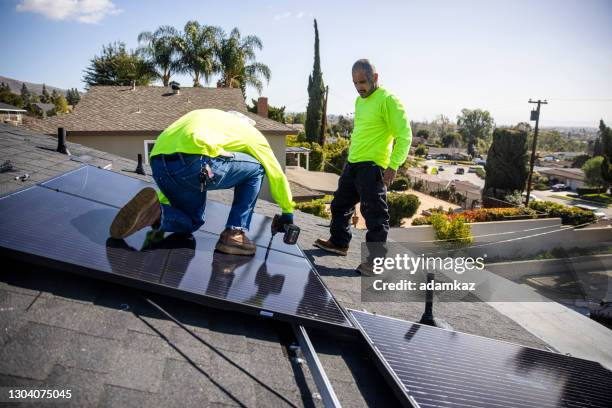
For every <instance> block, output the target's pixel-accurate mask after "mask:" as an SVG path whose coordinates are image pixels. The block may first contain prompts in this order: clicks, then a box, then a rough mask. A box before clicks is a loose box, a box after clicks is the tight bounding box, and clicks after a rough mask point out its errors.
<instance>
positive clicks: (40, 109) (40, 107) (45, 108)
mask: <svg viewBox="0 0 612 408" xmlns="http://www.w3.org/2000/svg"><path fill="white" fill-rule="evenodd" d="M32 107H33V109H34V111H35V112H36V113H38V114H39V115H41V116H42V117H43V118H46V117H47V113H49V112H50V111H52V110H53V109H55V105H54V104H52V103H41V102H36V103H34V104H32Z"/></svg>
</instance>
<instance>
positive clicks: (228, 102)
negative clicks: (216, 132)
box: [26, 86, 298, 199]
mask: <svg viewBox="0 0 612 408" xmlns="http://www.w3.org/2000/svg"><path fill="white" fill-rule="evenodd" d="M205 108H216V109H221V110H224V111H229V110H235V111H238V112H241V113H243V114H245V115H247V116H248V117H250V118H251V119H253V120H255V121H256V125H255V127H256V128H257V129H258V130H259V131H261V132H262V133H263V134H264V136H266V138H267V139H268V142H269V143H270V146H271V147H272V149H273V150H274V154H275V155H276V158H277V159H278V161H279V163H281V165H282V166H283V167H284V165H285V137H286V136H287V135H293V134H297V133H298V132H297V131H296V130H294V129H291V128H289V127H287V126H286V125H284V124H282V123H279V122H276V121H273V120H271V119H268V118H267V116H268V112H267V111H268V105H267V101H266V98H260V101H258V111H259V112H260V115H261V116H259V115H257V114H254V113H250V112H248V111H247V106H246V104H245V102H244V98H243V96H242V91H241V90H240V89H234V88H182V89H180V90H173V89H171V88H170V87H160V86H135V87H132V86H92V87H91V88H90V89H89V91H88V92H87V93H86V94H84V95H83V96H82V97H81V101H80V102H79V104H78V105H77V106H76V107H75V109H74V112H73V113H70V114H66V115H61V116H57V117H51V118H47V119H44V120H42V121H37V122H35V121H33V122H32V123H31V124H26V126H28V127H29V128H30V129H32V130H36V131H40V132H43V133H46V134H50V135H56V134H57V129H58V128H60V127H63V128H65V129H66V136H67V139H68V140H69V141H71V142H75V143H80V144H82V145H85V146H89V147H92V148H95V149H98V150H102V151H106V152H109V153H113V154H116V155H119V156H123V157H125V158H129V159H133V160H136V159H137V158H138V155H139V154H141V155H142V156H143V158H144V161H145V162H147V161H148V155H149V152H150V151H151V149H152V148H153V146H154V144H155V139H156V138H157V136H158V135H159V134H160V133H161V132H162V131H163V130H164V129H165V128H166V127H168V126H169V125H170V124H171V123H172V122H174V121H175V120H177V119H178V118H180V117H181V116H183V115H184V114H186V113H188V112H190V111H192V110H195V109H205ZM262 197H264V198H266V199H271V195H270V192H269V187H268V182H267V180H266V181H265V182H264V186H263V189H262Z"/></svg>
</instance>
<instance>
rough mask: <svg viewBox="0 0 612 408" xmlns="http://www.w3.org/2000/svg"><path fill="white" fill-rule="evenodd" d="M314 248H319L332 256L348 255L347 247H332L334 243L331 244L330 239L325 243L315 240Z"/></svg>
mask: <svg viewBox="0 0 612 408" xmlns="http://www.w3.org/2000/svg"><path fill="white" fill-rule="evenodd" d="M314 246H316V247H318V248H321V249H322V250H324V251H327V252H331V253H332V254H337V255H342V256H346V254H347V253H348V247H339V246H337V245H334V243H333V242H331V239H328V240H327V241H323V240H322V239H317V240H316V241H315V243H314Z"/></svg>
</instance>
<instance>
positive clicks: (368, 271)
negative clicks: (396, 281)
mask: <svg viewBox="0 0 612 408" xmlns="http://www.w3.org/2000/svg"><path fill="white" fill-rule="evenodd" d="M355 270H356V271H357V272H359V274H360V275H361V276H376V274H375V273H374V265H372V264H371V263H370V262H362V263H360V264H359V266H358V267H357V268H355Z"/></svg>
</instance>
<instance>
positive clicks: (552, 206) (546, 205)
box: [529, 201, 595, 225]
mask: <svg viewBox="0 0 612 408" xmlns="http://www.w3.org/2000/svg"><path fill="white" fill-rule="evenodd" d="M529 208H531V209H533V210H535V211H539V212H543V213H546V214H548V215H549V216H550V217H558V218H561V223H563V224H569V225H582V224H587V223H589V222H593V221H594V220H595V215H593V211H586V210H581V209H580V208H575V207H568V206H567V205H563V204H557V203H553V202H552V201H530V202H529Z"/></svg>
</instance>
